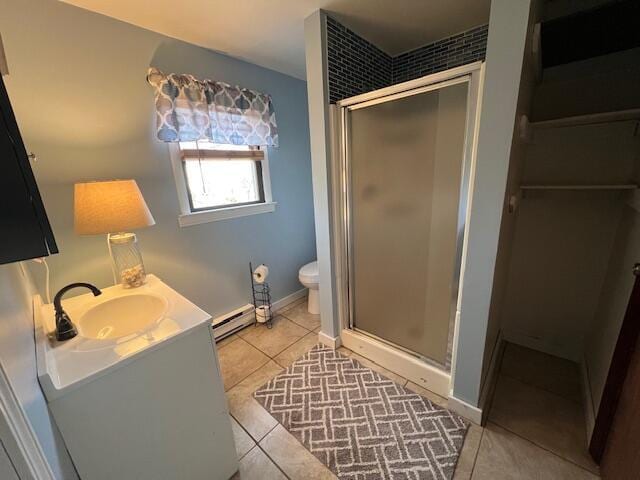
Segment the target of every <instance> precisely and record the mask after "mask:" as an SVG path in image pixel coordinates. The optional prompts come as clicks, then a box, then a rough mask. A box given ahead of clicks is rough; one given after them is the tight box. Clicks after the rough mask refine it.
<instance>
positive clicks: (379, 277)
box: [333, 62, 483, 396]
mask: <svg viewBox="0 0 640 480" xmlns="http://www.w3.org/2000/svg"><path fill="white" fill-rule="evenodd" d="M482 76H483V66H482V63H480V62H478V63H474V64H470V65H466V66H463V67H458V68H454V69H451V70H448V71H445V72H439V73H436V74H433V75H429V76H426V77H423V78H420V79H417V80H412V81H409V82H405V83H402V84H398V85H394V86H391V87H387V88H383V89H381V90H376V91H373V92H369V93H365V94H362V95H358V96H356V97H352V98H348V99H345V100H342V101H340V102H338V103H337V111H336V112H335V116H334V127H336V128H334V131H335V132H336V135H334V140H335V146H334V159H337V160H338V161H337V162H335V160H334V172H333V183H334V186H335V188H334V190H333V196H334V198H333V204H334V231H335V232H336V233H337V235H336V237H335V238H334V240H335V244H336V249H335V250H336V253H337V258H336V259H335V260H336V265H338V269H337V270H338V271H339V274H338V278H339V279H340V280H341V281H339V282H338V289H339V304H340V305H339V307H340V308H339V310H340V313H341V317H342V324H343V330H342V335H341V337H342V342H343V344H345V345H346V346H347V347H350V348H352V349H353V350H355V351H357V352H359V353H361V354H362V355H364V356H366V357H369V358H370V359H372V360H374V361H376V362H377V363H379V364H381V365H383V366H385V367H386V368H388V369H390V370H393V371H395V372H396V373H399V374H401V375H403V376H405V377H407V378H409V379H410V380H412V381H414V382H416V383H418V384H419V385H422V386H425V387H427V388H429V389H430V390H432V391H435V392H436V393H440V394H441V395H444V396H448V394H449V385H450V380H451V379H450V372H451V365H452V362H454V361H455V348H454V345H455V331H456V319H457V318H458V315H457V313H458V307H457V303H458V296H459V292H460V289H461V287H462V281H461V278H462V277H461V271H462V269H463V264H464V251H465V224H466V219H467V211H468V206H469V205H468V202H469V198H470V189H471V188H472V184H473V170H474V169H473V164H474V161H473V159H474V153H475V152H474V139H475V137H476V126H477V123H478V121H477V116H478V111H479V101H480V99H479V92H480V83H481V82H482Z"/></svg>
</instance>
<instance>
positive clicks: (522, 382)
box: [498, 371, 584, 408]
mask: <svg viewBox="0 0 640 480" xmlns="http://www.w3.org/2000/svg"><path fill="white" fill-rule="evenodd" d="M500 375H502V376H503V377H506V378H508V379H510V380H513V381H515V382H518V383H521V384H522V385H526V386H527V387H531V388H535V389H536V390H540V391H542V392H546V393H549V394H551V395H553V396H555V397H559V398H562V399H563V400H567V401H569V402H571V403H575V404H577V405H580V406H581V407H583V408H584V405H582V402H581V401H579V400H574V399H572V398H568V397H565V396H564V395H561V394H559V393H557V392H553V391H551V390H549V389H546V388H542V387H540V386H538V385H533V384H531V383H528V382H525V381H523V380H521V379H519V378H516V377H514V376H512V375H509V374H506V373H502V371H500V372H498V377H499V376H500Z"/></svg>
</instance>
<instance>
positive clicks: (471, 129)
mask: <svg viewBox="0 0 640 480" xmlns="http://www.w3.org/2000/svg"><path fill="white" fill-rule="evenodd" d="M483 79H484V63H483V62H474V63H471V64H467V65H464V66H461V67H456V68H453V69H449V70H446V71H443V72H438V73H435V74H432V75H427V76H425V77H421V78H418V79H415V80H410V81H408V82H403V83H400V84H398V85H393V86H391V87H386V88H382V89H379V90H375V91H373V92H367V93H364V94H361V95H357V96H354V97H350V98H347V99H344V100H340V101H338V102H337V103H336V109H335V110H333V111H332V118H331V120H332V126H333V127H334V128H332V130H333V135H332V139H333V142H334V143H333V149H332V150H333V151H332V157H333V168H332V183H333V190H332V197H333V198H332V200H333V216H334V219H333V228H334V236H333V239H334V245H335V247H336V248H335V254H334V260H335V265H336V277H337V278H336V280H337V281H336V289H337V293H338V294H337V300H338V309H337V310H338V316H339V319H340V324H341V327H342V330H341V341H342V344H343V345H345V346H346V347H348V348H351V349H352V350H355V351H357V352H358V353H360V354H362V355H363V356H365V357H368V358H369V359H371V360H373V361H375V362H376V363H378V364H380V365H382V366H384V367H385V368H387V369H389V370H391V371H393V372H395V373H398V374H400V375H402V376H403V377H405V378H408V379H409V380H411V381H413V382H414V383H417V384H418V385H420V386H423V387H425V388H427V389H429V390H431V391H434V392H435V393H438V394H440V395H442V396H444V397H449V395H450V385H451V379H452V377H453V375H454V374H455V359H456V346H457V334H458V320H459V304H458V302H459V298H460V295H459V294H460V292H461V289H462V279H463V276H464V259H465V253H466V232H467V230H466V225H467V224H468V218H469V214H470V210H471V193H472V190H473V180H474V173H475V156H476V155H475V154H476V143H477V136H478V125H479V112H480V103H481V92H482V83H483ZM462 83H466V84H467V113H466V126H465V128H466V130H465V138H464V149H463V152H464V153H463V158H462V175H461V178H460V203H459V205H458V222H457V223H458V228H457V238H456V256H455V259H456V260H455V263H454V265H452V268H454V277H453V280H454V281H453V288H452V298H451V313H450V315H451V317H450V319H449V324H450V325H452V327H450V328H453V332H450V333H449V335H450V336H451V335H453V342H452V343H453V345H452V352H451V363H450V370H449V371H446V370H444V369H442V368H440V367H439V366H438V365H437V364H436V363H435V362H433V361H432V360H429V359H428V358H426V357H423V356H421V355H419V354H417V353H416V352H412V351H410V350H408V349H406V348H404V347H402V346H400V345H397V344H394V343H392V342H390V341H388V340H385V339H382V338H379V337H377V336H375V335H373V334H371V333H368V332H365V331H363V330H359V329H357V328H355V326H354V317H355V311H354V295H353V292H354V285H353V275H351V274H350V272H352V271H353V268H354V265H353V253H352V252H353V244H352V235H351V217H350V215H351V213H350V212H351V205H352V198H351V189H350V175H351V172H350V159H349V144H348V142H349V139H350V138H349V131H348V129H349V122H348V121H347V116H348V113H349V111H352V110H356V109H358V108H365V107H369V106H372V105H376V104H380V103H384V102H388V101H394V100H398V99H401V98H405V97H409V96H413V95H418V94H422V93H426V92H430V91H437V90H439V89H442V88H446V87H449V86H453V85H458V84H462Z"/></svg>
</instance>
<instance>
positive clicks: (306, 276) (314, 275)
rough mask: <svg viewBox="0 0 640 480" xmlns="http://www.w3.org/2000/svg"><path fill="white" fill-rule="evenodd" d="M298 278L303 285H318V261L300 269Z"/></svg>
mask: <svg viewBox="0 0 640 480" xmlns="http://www.w3.org/2000/svg"><path fill="white" fill-rule="evenodd" d="M298 278H299V279H300V282H301V283H303V284H308V285H309V284H318V282H319V279H320V275H319V274H318V261H317V260H316V261H315V262H311V263H307V264H306V265H304V266H302V268H300V271H299V272H298Z"/></svg>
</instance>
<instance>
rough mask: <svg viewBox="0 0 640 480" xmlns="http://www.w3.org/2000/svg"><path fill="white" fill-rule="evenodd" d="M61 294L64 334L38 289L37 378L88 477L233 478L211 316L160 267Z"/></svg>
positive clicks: (155, 479)
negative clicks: (125, 282) (62, 337)
mask: <svg viewBox="0 0 640 480" xmlns="http://www.w3.org/2000/svg"><path fill="white" fill-rule="evenodd" d="M102 292H103V293H102V295H100V296H98V297H94V296H93V295H92V294H91V293H87V294H86V295H80V296H77V297H73V298H69V299H66V300H63V302H62V306H63V308H64V310H65V311H66V312H67V313H68V314H69V316H70V317H71V319H72V321H73V322H74V323H75V325H76V327H77V328H78V336H76V337H75V338H73V339H71V340H67V341H65V342H61V343H57V342H55V341H51V340H50V336H49V335H48V334H49V333H50V332H53V331H54V329H55V320H54V311H53V306H52V305H42V303H41V302H40V301H39V298H38V297H36V302H39V303H37V304H36V305H35V312H36V343H37V360H38V377H39V381H40V384H41V386H42V389H43V391H44V394H45V396H46V398H47V401H48V402H49V408H50V409H51V412H52V413H53V417H54V418H55V421H56V424H57V425H58V428H59V429H60V431H61V432H62V436H63V438H64V440H65V443H66V445H67V448H68V449H69V452H70V454H71V457H72V459H73V462H74V463H75V466H76V468H77V470H78V473H79V475H80V477H81V478H82V479H83V480H93V479H105V480H106V479H109V480H111V479H123V480H125V479H153V480H161V479H194V480H195V479H207V480H213V479H225V480H226V479H228V478H229V477H231V476H232V475H233V474H234V472H235V471H236V470H237V469H238V462H237V459H236V451H235V446H234V441H233V434H232V431H231V424H230V419H229V414H228V410H227V401H226V398H225V394H224V387H223V383H222V379H221V377H220V367H219V364H218V358H217V354H216V350H215V341H214V339H213V336H212V331H211V317H210V316H209V315H208V314H207V313H206V312H204V311H203V310H201V309H200V308H198V307H197V306H196V305H194V304H193V303H191V302H190V301H189V300H187V299H186V298H184V297H183V296H181V295H180V294H179V293H177V292H176V291H174V290H172V289H171V288H169V287H168V286H167V285H166V284H164V283H163V282H162V281H161V280H160V279H159V278H157V277H155V276H154V275H148V276H147V283H146V284H145V285H143V286H141V287H139V288H136V289H131V290H127V289H123V288H122V287H121V286H114V287H110V288H106V289H104V290H102Z"/></svg>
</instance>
